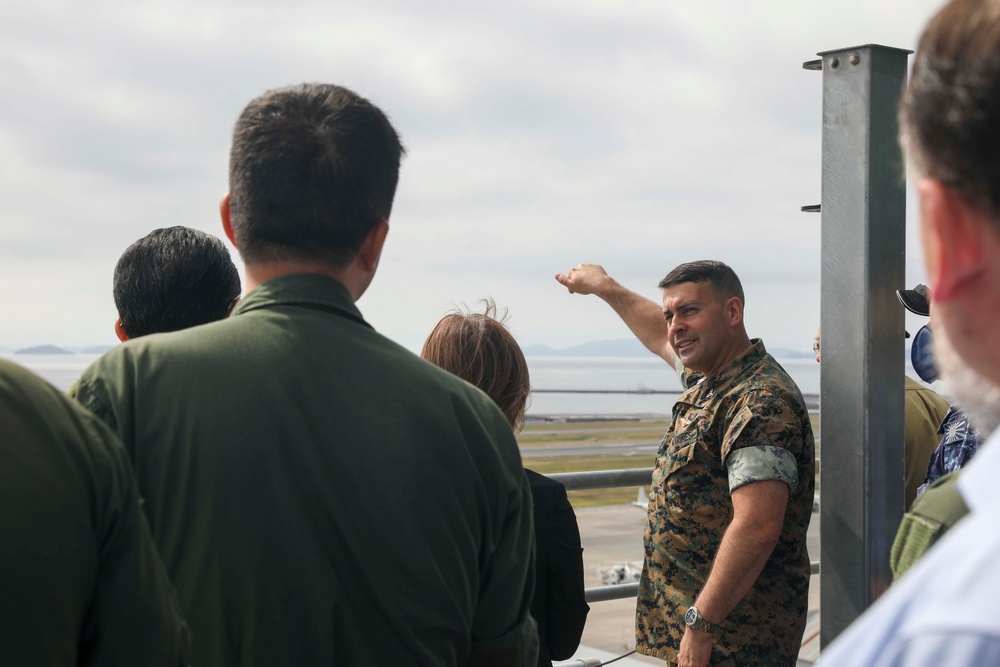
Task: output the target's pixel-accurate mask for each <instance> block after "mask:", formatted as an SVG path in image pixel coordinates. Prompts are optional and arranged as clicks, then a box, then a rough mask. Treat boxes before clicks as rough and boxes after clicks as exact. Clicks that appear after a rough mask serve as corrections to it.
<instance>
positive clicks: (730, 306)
mask: <svg viewBox="0 0 1000 667" xmlns="http://www.w3.org/2000/svg"><path fill="white" fill-rule="evenodd" d="M725 311H726V318H727V319H728V320H729V326H731V327H735V326H738V325H739V324H740V322H742V321H743V302H742V301H740V300H739V298H738V297H735V296H731V297H729V298H728V299H726V305H725Z"/></svg>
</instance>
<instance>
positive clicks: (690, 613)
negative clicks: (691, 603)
mask: <svg viewBox="0 0 1000 667" xmlns="http://www.w3.org/2000/svg"><path fill="white" fill-rule="evenodd" d="M697 622H698V610H697V609H695V608H694V607H690V608H689V609H688V610H687V611H686V612H684V623H685V625H694V624H695V623H697Z"/></svg>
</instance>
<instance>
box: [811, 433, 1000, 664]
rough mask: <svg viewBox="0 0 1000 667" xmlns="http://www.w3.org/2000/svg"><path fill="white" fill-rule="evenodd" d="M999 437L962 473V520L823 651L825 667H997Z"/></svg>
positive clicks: (999, 637) (999, 617)
mask: <svg viewBox="0 0 1000 667" xmlns="http://www.w3.org/2000/svg"><path fill="white" fill-rule="evenodd" d="M998 468H1000V431H998V432H997V433H994V434H993V435H992V436H991V437H990V438H989V439H988V440H987V441H986V442H985V443H984V444H983V446H982V448H981V449H980V451H979V452H978V453H977V455H976V458H974V459H973V460H972V461H971V462H970V463H969V465H968V466H967V467H966V468H965V469H963V471H962V475H961V477H960V478H959V480H958V488H959V491H960V492H961V494H962V497H963V499H964V500H965V503H966V505H968V507H969V515H968V516H966V517H965V518H963V519H962V520H961V521H959V522H958V524H957V525H956V526H955V527H954V528H952V529H951V530H950V531H949V532H948V533H947V534H946V535H945V536H944V537H943V538H941V540H940V541H939V542H938V543H937V544H936V545H935V546H934V547H933V548H931V549H930V550H929V551H928V552H927V553H926V554H924V556H923V558H921V560H920V561H919V562H918V563H917V564H916V565H914V567H913V568H912V569H911V570H910V571H909V572H907V573H906V575H905V576H904V577H903V578H902V579H901V580H900V581H898V582H897V583H896V584H894V585H893V586H892V588H890V589H889V591H888V592H887V593H886V594H885V595H883V596H882V597H881V598H880V599H879V600H878V602H876V603H875V604H874V605H872V606H871V607H870V608H869V609H868V611H866V612H865V613H864V614H863V615H862V616H861V617H859V618H858V619H857V620H856V621H855V622H854V623H853V624H852V625H851V626H850V627H849V628H848V629H847V630H845V631H844V632H843V633H842V634H841V635H840V636H839V637H838V638H837V639H836V640H835V641H834V642H833V643H831V644H830V646H828V647H827V648H826V649H825V650H824V651H823V654H822V656H821V659H820V664H821V665H822V666H823V667H839V666H844V667H848V666H849V667H869V666H872V667H925V666H926V667H931V666H933V667H940V666H941V665H948V667H982V666H984V665H1000V484H997V482H996V470H997V469H998Z"/></svg>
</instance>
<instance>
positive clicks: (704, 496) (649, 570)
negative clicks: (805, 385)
mask: <svg viewBox="0 0 1000 667" xmlns="http://www.w3.org/2000/svg"><path fill="white" fill-rule="evenodd" d="M556 280H557V281H559V283H560V284H562V285H563V286H565V287H566V288H567V289H568V290H569V292H570V293H571V294H572V293H579V294H596V295H597V296H598V297H600V298H601V299H603V300H604V301H605V302H607V303H608V305H610V306H611V307H612V308H613V309H614V311H615V312H616V313H617V314H618V315H619V317H621V318H622V320H623V321H624V322H625V324H626V325H628V327H629V329H631V331H632V333H633V334H635V336H636V337H637V338H638V339H639V340H640V341H641V342H642V343H643V344H644V345H645V346H646V347H647V348H648V349H649V350H650V351H651V352H653V353H654V354H656V355H658V356H660V357H662V358H663V360H664V361H666V362H667V363H668V364H670V365H671V366H674V368H675V369H676V370H677V372H678V374H679V376H680V378H681V384H682V385H683V386H684V387H685V389H686V390H685V392H684V393H683V394H682V395H681V396H680V398H678V399H677V402H676V404H675V405H674V408H673V421H672V423H671V425H670V429H669V430H668V431H667V433H666V435H665V436H664V437H663V442H661V443H660V448H659V451H658V452H657V457H656V468H655V471H654V473H653V484H652V487H651V488H650V493H649V509H648V511H647V518H646V530H645V535H644V538H643V540H644V543H645V549H646V553H645V563H644V565H643V570H642V578H641V580H640V582H639V596H638V600H637V607H636V650H637V651H638V652H639V653H643V654H646V655H650V656H654V657H658V658H660V659H662V660H666V661H667V663H668V664H680V665H685V666H688V665H693V666H696V667H697V666H704V665H708V664H709V663H711V664H712V665H757V664H760V665H765V664H766V665H795V663H796V660H797V658H798V653H799V647H800V644H801V641H802V633H803V631H804V629H805V622H806V612H807V609H808V599H807V596H808V590H809V554H808V553H807V551H806V530H807V529H808V527H809V519H810V517H811V515H812V506H813V498H814V494H813V486H814V483H815V476H816V474H815V449H814V444H813V434H812V425H811V423H810V420H809V412H808V410H807V409H806V404H805V401H804V400H803V398H802V394H801V393H800V392H799V389H798V387H797V386H796V385H795V382H794V381H793V380H792V378H791V377H789V376H788V374H787V373H786V372H785V371H784V369H783V368H781V366H780V365H779V364H778V362H777V361H775V360H774V358H773V357H771V355H769V354H768V353H767V351H766V350H765V349H764V344H763V342H761V341H760V340H759V339H753V340H751V339H750V337H749V336H748V335H747V332H746V327H745V326H744V321H743V309H744V303H745V298H744V294H743V287H742V285H741V283H740V280H739V278H738V277H737V276H736V273H735V272H734V271H733V270H732V269H731V268H730V267H729V266H727V265H725V264H723V263H722V262H718V261H712V260H704V261H697V262H688V263H686V264H681V265H680V266H678V267H676V268H675V269H674V270H672V271H671V272H670V273H668V274H667V276H666V277H665V278H664V279H663V280H661V281H660V283H659V287H660V289H662V290H663V307H662V309H661V308H660V306H658V305H657V304H656V303H654V302H652V301H649V300H648V299H645V298H643V297H641V296H639V295H638V294H636V293H634V292H631V291H629V290H627V289H626V288H624V287H623V286H621V285H620V284H619V283H617V282H616V281H615V280H613V279H612V278H611V277H610V276H608V274H607V273H605V271H604V269H603V268H602V267H600V266H598V265H596V264H580V265H579V266H577V267H575V268H574V269H572V270H570V271H569V273H568V274H565V275H564V274H561V273H560V274H557V275H556Z"/></svg>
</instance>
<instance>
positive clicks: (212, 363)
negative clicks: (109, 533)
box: [77, 84, 538, 667]
mask: <svg viewBox="0 0 1000 667" xmlns="http://www.w3.org/2000/svg"><path fill="white" fill-rule="evenodd" d="M402 155H403V147H402V144H401V142H400V140H399V137H398V135H397V134H396V131H395V130H394V129H393V127H392V125H391V123H390V122H389V120H388V118H386V116H385V114H383V113H382V111H381V110H379V109H378V108H377V107H376V106H375V105H373V104H372V103H371V102H369V101H368V100H366V99H364V98H362V97H360V96H359V95H357V94H355V93H353V92H351V91H350V90H347V89H346V88H342V87H339V86H335V85H328V84H303V85H299V86H293V87H289V88H281V89H277V90H272V91H269V92H266V93H264V94H263V95H261V96H260V97H258V98H256V99H254V100H253V101H251V102H250V103H249V104H248V105H247V107H246V108H245V109H244V110H243V112H242V113H241V114H240V116H239V119H238V120H237V121H236V127H235V129H234V131H233V144H232V150H231V153H230V168H229V178H230V193H229V194H227V195H226V196H225V197H224V198H223V200H222V204H221V217H222V226H223V229H224V230H225V232H226V235H227V236H228V237H229V239H230V240H231V241H232V242H233V244H234V245H235V246H236V248H237V250H238V251H239V252H240V254H241V256H242V258H243V260H244V263H245V265H246V266H245V268H246V274H245V275H246V282H247V285H246V287H247V290H248V291H247V293H246V294H245V296H244V297H243V299H242V300H241V301H240V303H239V304H238V305H237V306H236V307H235V308H234V309H233V312H232V314H231V315H230V317H229V318H227V319H225V320H222V321H219V322H212V323H210V324H206V325H204V326H200V327H194V328H191V329H185V330H183V331H178V332H175V333H170V334H162V335H158V336H150V337H147V338H140V339H138V340H133V341H129V342H128V343H126V344H125V345H121V346H119V347H117V348H115V349H113V350H111V351H110V352H109V353H107V354H106V355H105V356H104V357H102V358H101V359H99V360H98V361H97V362H95V363H94V364H93V365H92V366H91V367H90V368H89V369H88V370H87V371H86V372H85V373H84V375H83V377H82V378H81V380H80V384H79V391H78V393H77V398H78V400H80V401H81V402H82V403H83V404H84V405H85V406H86V407H88V408H90V409H91V410H92V411H93V412H94V413H95V414H97V415H98V416H100V417H101V418H102V419H104V420H105V421H106V422H107V423H108V424H109V425H111V426H112V427H113V428H114V429H115V430H116V431H117V432H118V433H119V435H120V436H121V438H122V441H123V442H124V444H125V447H126V448H127V450H128V451H129V453H130V454H131V455H132V458H133V461H134V463H135V467H136V472H137V476H138V480H139V488H140V490H141V492H142V495H143V498H144V499H145V509H146V512H147V515H148V516H149V520H150V527H151V528H152V531H153V535H154V537H155V539H156V543H157V545H158V546H159V548H160V551H161V553H162V554H163V557H164V560H165V562H166V564H167V566H168V570H169V572H170V574H171V576H172V577H173V579H174V582H175V584H176V585H177V589H178V594H179V596H180V601H181V605H182V610H183V611H184V613H185V615H186V616H187V619H188V622H189V623H190V625H191V628H192V636H193V657H194V659H193V661H192V662H194V663H195V664H199V665H246V666H252V665H261V666H263V665H334V664H337V665H390V664H405V665H415V666H418V667H419V666H428V667H429V666H432V665H433V666H435V667H440V666H445V667H448V666H456V667H457V666H460V665H488V666H489V665H504V666H506V665H525V666H526V665H531V664H534V661H535V656H536V653H537V645H538V639H537V634H536V630H535V624H534V622H533V621H532V620H531V616H530V614H529V605H530V602H531V591H532V581H533V566H532V563H533V561H532V550H533V536H532V535H533V531H532V514H531V512H532V509H531V494H530V490H529V488H528V484H527V482H526V480H525V477H524V471H523V468H522V467H521V460H520V455H519V453H518V449H517V442H516V440H515V438H514V435H513V433H512V432H511V429H510V426H509V425H508V423H507V420H506V419H505V418H504V415H503V413H501V412H500V410H499V409H497V407H496V405H494V404H493V402H492V401H491V400H490V399H489V398H488V397H486V396H485V395H484V394H483V393H482V392H480V391H479V390H477V389H475V388H473V387H471V386H469V385H468V384H467V383H465V382H463V381H461V380H459V379H458V378H456V377H455V376H453V375H452V374H450V373H447V372H445V371H443V370H441V369H440V368H435V367H434V366H433V365H431V364H428V363H427V362H425V361H423V360H421V359H420V358H419V357H418V356H416V355H415V354H413V353H411V352H409V351H407V350H405V349H404V348H402V347H401V346H399V345H397V344H395V343H393V342H392V341H390V340H388V339H387V338H385V337H383V336H381V335H379V334H378V333H376V332H375V331H374V330H373V329H372V327H371V326H370V325H369V324H368V323H367V322H365V320H364V318H363V317H362V315H361V313H360V311H359V310H358V308H357V306H356V305H355V301H357V299H359V298H360V297H361V295H362V294H364V293H365V291H366V290H367V289H368V286H369V285H370V283H371V281H372V278H373V277H374V275H375V272H376V269H377V267H378V264H379V259H380V257H381V253H382V248H383V244H384V243H385V239H386V235H387V234H388V231H389V215H390V212H391V209H392V201H393V197H394V195H395V187H396V183H397V180H398V176H399V164H400V160H401V158H402ZM126 324H127V322H126Z"/></svg>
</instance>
